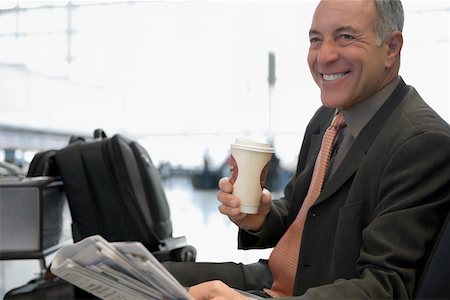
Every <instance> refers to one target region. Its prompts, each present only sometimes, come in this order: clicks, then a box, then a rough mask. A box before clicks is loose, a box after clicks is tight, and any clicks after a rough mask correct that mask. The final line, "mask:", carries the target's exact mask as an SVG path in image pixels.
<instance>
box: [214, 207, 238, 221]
mask: <svg viewBox="0 0 450 300" xmlns="http://www.w3.org/2000/svg"><path fill="white" fill-rule="evenodd" d="M219 212H220V213H221V214H223V215H226V216H228V217H230V219H231V218H235V217H237V216H239V215H240V214H241V210H240V208H239V206H238V207H230V206H226V205H223V204H221V205H219Z"/></svg>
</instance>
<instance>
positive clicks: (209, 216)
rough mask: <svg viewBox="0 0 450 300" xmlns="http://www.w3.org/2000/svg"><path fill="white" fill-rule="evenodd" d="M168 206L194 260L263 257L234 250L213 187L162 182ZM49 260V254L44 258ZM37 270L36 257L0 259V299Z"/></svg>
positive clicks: (232, 235)
mask: <svg viewBox="0 0 450 300" xmlns="http://www.w3.org/2000/svg"><path fill="white" fill-rule="evenodd" d="M165 189H166V196H167V199H168V202H169V205H170V209H171V218H172V223H173V229H174V232H173V235H174V236H185V237H186V238H187V241H188V243H189V244H190V245H193V246H195V247H196V249H197V261H210V262H221V261H234V262H243V263H250V262H254V261H257V260H258V259H259V258H267V257H268V256H269V254H270V251H271V250H270V249H268V250H250V251H249V250H246V251H243V250H237V239H236V237H237V227H236V226H235V225H234V224H233V223H231V221H229V220H228V218H227V217H225V216H223V215H222V214H220V213H219V211H218V209H217V207H218V203H219V202H218V201H217V199H216V193H217V191H216V190H197V189H194V188H193V187H192V184H191V182H190V180H188V179H187V178H177V179H170V180H167V181H166V182H165ZM48 260H49V261H50V260H51V257H49V258H48ZM39 271H40V264H39V261H36V260H14V261H0V299H3V296H4V294H5V293H6V292H7V291H8V290H10V289H12V288H14V287H17V286H20V285H22V284H25V283H26V282H28V281H29V280H30V279H32V278H33V277H35V276H37V275H38V274H39Z"/></svg>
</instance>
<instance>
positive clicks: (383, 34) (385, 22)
mask: <svg viewBox="0 0 450 300" xmlns="http://www.w3.org/2000/svg"><path fill="white" fill-rule="evenodd" d="M375 7H376V8H377V11H378V17H377V19H376V21H375V32H376V35H377V41H376V44H377V46H381V44H382V43H383V41H384V40H386V39H387V37H388V36H389V34H391V33H392V32H394V31H400V32H402V30H403V22H404V19H405V16H404V13H403V6H402V2H401V1H400V0H375Z"/></svg>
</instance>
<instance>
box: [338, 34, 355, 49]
mask: <svg viewBox="0 0 450 300" xmlns="http://www.w3.org/2000/svg"><path fill="white" fill-rule="evenodd" d="M354 40H355V37H354V36H353V35H350V34H341V35H339V36H338V38H337V40H336V41H337V43H338V44H339V45H341V46H347V45H350V44H351V43H352V42H353V41H354Z"/></svg>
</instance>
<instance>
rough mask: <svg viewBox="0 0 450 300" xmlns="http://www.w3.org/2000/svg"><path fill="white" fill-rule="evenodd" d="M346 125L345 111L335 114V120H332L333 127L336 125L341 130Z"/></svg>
mask: <svg viewBox="0 0 450 300" xmlns="http://www.w3.org/2000/svg"><path fill="white" fill-rule="evenodd" d="M344 126H345V120H344V113H343V112H342V111H340V112H338V113H337V114H336V115H335V116H334V118H333V121H331V127H334V128H336V129H337V130H339V129H341V128H342V127H344Z"/></svg>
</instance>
